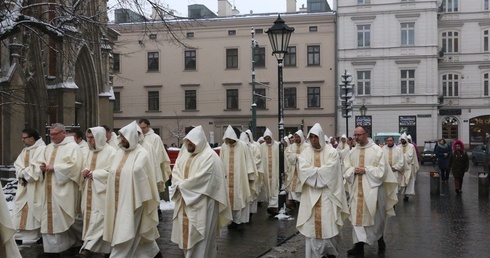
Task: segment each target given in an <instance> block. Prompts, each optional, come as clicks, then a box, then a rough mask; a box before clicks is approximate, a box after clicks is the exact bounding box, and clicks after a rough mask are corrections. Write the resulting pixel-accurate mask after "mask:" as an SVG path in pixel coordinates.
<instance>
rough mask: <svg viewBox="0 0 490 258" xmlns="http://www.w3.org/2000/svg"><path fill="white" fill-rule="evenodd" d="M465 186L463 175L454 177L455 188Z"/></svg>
mask: <svg viewBox="0 0 490 258" xmlns="http://www.w3.org/2000/svg"><path fill="white" fill-rule="evenodd" d="M462 187H463V177H455V178H454V189H459V190H461V188H462Z"/></svg>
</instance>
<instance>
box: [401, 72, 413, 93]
mask: <svg viewBox="0 0 490 258" xmlns="http://www.w3.org/2000/svg"><path fill="white" fill-rule="evenodd" d="M400 79H401V94H415V70H401V75H400Z"/></svg>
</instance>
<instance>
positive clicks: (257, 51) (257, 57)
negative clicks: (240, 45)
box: [254, 47, 265, 67]
mask: <svg viewBox="0 0 490 258" xmlns="http://www.w3.org/2000/svg"><path fill="white" fill-rule="evenodd" d="M254 65H255V67H265V47H255V48H254Z"/></svg>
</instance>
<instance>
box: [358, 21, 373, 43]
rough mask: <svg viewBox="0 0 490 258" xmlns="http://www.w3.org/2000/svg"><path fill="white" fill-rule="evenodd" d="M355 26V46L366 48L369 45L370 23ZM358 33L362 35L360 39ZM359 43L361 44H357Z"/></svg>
mask: <svg viewBox="0 0 490 258" xmlns="http://www.w3.org/2000/svg"><path fill="white" fill-rule="evenodd" d="M356 28H357V47H358V48H367V47H371V24H359V25H356ZM359 35H362V40H360V37H359ZM359 43H361V45H359Z"/></svg>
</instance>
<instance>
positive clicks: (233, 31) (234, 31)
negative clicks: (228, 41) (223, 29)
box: [228, 30, 236, 36]
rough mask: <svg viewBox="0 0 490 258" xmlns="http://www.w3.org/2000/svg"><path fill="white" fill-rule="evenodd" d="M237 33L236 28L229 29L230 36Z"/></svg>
mask: <svg viewBox="0 0 490 258" xmlns="http://www.w3.org/2000/svg"><path fill="white" fill-rule="evenodd" d="M235 35H236V30H229V31H228V36H235Z"/></svg>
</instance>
